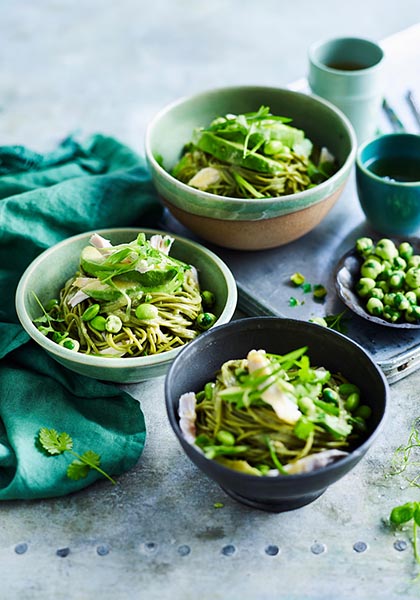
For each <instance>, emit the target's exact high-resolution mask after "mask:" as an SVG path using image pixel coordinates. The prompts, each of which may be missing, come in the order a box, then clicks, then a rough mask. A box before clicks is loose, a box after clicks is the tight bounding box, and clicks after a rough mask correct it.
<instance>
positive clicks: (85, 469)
mask: <svg viewBox="0 0 420 600" xmlns="http://www.w3.org/2000/svg"><path fill="white" fill-rule="evenodd" d="M37 443H39V445H40V446H41V448H42V449H43V450H45V451H46V452H48V454H51V455H54V454H55V455H57V454H63V452H69V453H70V454H72V455H73V456H74V460H73V462H72V463H70V465H69V466H68V468H67V477H69V479H73V480H75V481H77V480H78V479H83V478H85V477H87V475H88V473H89V471H90V469H94V470H95V471H98V473H100V474H101V475H103V476H104V477H106V478H107V479H109V481H110V482H111V483H113V484H114V485H115V481H114V479H112V477H110V475H108V473H106V472H105V471H103V470H102V469H101V468H100V466H99V465H100V464H101V456H100V455H99V454H97V453H96V452H93V450H86V452H84V453H83V454H77V452H74V451H73V440H72V438H71V437H70V436H69V434H68V433H66V432H64V431H63V432H62V433H58V432H57V431H56V430H55V429H48V428H47V427H42V428H41V429H40V430H39V434H38V438H37Z"/></svg>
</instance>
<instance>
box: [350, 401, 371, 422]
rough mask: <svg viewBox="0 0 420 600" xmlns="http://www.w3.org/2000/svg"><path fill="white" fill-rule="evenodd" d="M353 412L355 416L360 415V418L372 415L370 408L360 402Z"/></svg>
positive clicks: (367, 417)
mask: <svg viewBox="0 0 420 600" xmlns="http://www.w3.org/2000/svg"><path fill="white" fill-rule="evenodd" d="M354 414H355V416H356V417H361V418H362V419H369V417H370V416H371V415H372V409H371V408H370V406H368V405H367V404H362V405H360V406H359V407H358V408H357V410H356V412H355V413H354Z"/></svg>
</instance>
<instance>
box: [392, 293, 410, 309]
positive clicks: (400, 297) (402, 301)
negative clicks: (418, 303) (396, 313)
mask: <svg viewBox="0 0 420 600" xmlns="http://www.w3.org/2000/svg"><path fill="white" fill-rule="evenodd" d="M394 306H395V308H398V310H406V309H407V308H409V306H410V302H409V301H408V299H407V298H406V297H405V294H403V293H402V292H398V293H397V294H395V298H394Z"/></svg>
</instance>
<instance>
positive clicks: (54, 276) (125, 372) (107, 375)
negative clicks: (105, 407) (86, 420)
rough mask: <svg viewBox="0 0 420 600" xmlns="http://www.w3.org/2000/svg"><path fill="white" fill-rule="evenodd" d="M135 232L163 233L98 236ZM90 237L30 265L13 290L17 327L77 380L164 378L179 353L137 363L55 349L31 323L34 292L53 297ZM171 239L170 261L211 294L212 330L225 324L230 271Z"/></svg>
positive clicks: (230, 301)
mask: <svg viewBox="0 0 420 600" xmlns="http://www.w3.org/2000/svg"><path fill="white" fill-rule="evenodd" d="M139 231H143V232H144V233H146V235H147V237H150V236H151V235H153V234H156V233H163V232H160V231H155V230H151V229H129V228H125V229H104V230H100V231H97V232H96V233H99V234H100V235H102V236H103V237H105V238H107V239H109V240H110V241H111V243H112V244H114V245H115V244H121V243H124V242H130V241H132V240H134V239H136V237H137V234H138V233H139ZM93 233H95V232H93V231H90V232H86V233H82V234H80V235H76V236H73V237H71V238H68V239H66V240H64V241H62V242H60V243H59V244H56V245H55V246H53V247H51V248H49V249H48V250H45V252H43V253H42V254H40V255H39V256H38V257H37V258H36V259H35V260H34V261H33V262H32V263H31V264H30V265H29V267H28V268H27V269H26V271H25V272H24V274H23V275H22V277H21V280H20V282H19V285H18V287H17V290H16V311H17V314H18V317H19V319H20V322H21V324H22V326H23V327H24V329H25V330H26V331H27V332H28V334H29V335H30V336H31V338H32V339H33V340H34V341H35V342H36V343H37V344H39V345H40V346H41V347H42V348H43V349H44V350H45V351H46V352H48V354H50V356H51V357H52V358H54V359H55V360H56V361H57V362H59V363H60V364H62V365H64V366H65V367H67V368H68V369H70V370H72V371H76V372H77V373H80V374H81V375H86V376H88V377H93V378H94V379H102V380H104V381H114V382H119V383H133V382H138V381H144V380H147V379H152V378H155V377H159V376H161V375H164V374H165V373H166V371H167V369H168V367H169V365H170V364H171V362H172V361H173V360H174V358H175V357H176V356H177V354H178V352H179V351H180V349H181V348H175V349H174V350H169V351H168V352H162V353H161V354H155V355H151V356H141V357H136V358H106V357H102V356H88V355H86V354H82V353H80V352H74V351H72V350H68V349H67V348H63V347H62V346H59V345H58V344H56V343H55V342H53V341H52V340H50V339H48V338H46V337H45V336H44V335H43V334H42V333H41V332H40V331H39V330H38V329H37V327H36V326H35V325H34V324H33V322H32V321H33V319H35V318H37V317H39V316H40V315H41V310H40V307H39V305H38V303H37V302H36V300H35V298H34V295H33V292H35V294H36V295H37V296H38V298H39V299H40V300H41V302H42V303H46V302H47V301H48V300H50V299H51V298H56V297H57V296H58V292H59V290H60V289H61V288H62V287H63V285H64V283H65V282H66V281H67V280H68V279H69V278H70V277H72V276H73V275H74V274H75V272H76V271H77V270H78V267H79V258H80V252H81V250H82V248H84V247H85V246H87V245H88V243H89V239H90V237H91V235H92V234H93ZM171 236H172V237H173V238H174V243H173V246H172V248H171V256H173V257H174V258H178V259H179V260H182V261H184V262H186V263H188V264H191V265H194V266H195V267H196V268H197V270H198V275H199V280H200V285H201V287H202V289H209V290H211V291H212V292H214V294H215V296H216V306H215V310H214V313H215V314H216V316H217V321H216V323H215V324H214V325H213V327H216V326H218V325H221V324H224V323H227V322H229V321H230V319H231V318H232V316H233V313H234V312H235V308H236V302H237V290H236V282H235V279H234V277H233V275H232V273H231V271H230V270H229V268H228V267H227V266H226V265H225V263H224V262H223V261H222V260H221V259H220V258H219V257H218V256H216V255H215V254H214V253H213V252H210V250H207V249H206V248H204V247H203V246H200V245H199V244H196V243H194V242H191V241H190V240H187V239H184V238H182V237H179V236H176V235H172V234H171Z"/></svg>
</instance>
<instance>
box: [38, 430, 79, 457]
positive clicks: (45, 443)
mask: <svg viewBox="0 0 420 600" xmlns="http://www.w3.org/2000/svg"><path fill="white" fill-rule="evenodd" d="M39 442H40V444H41V446H42V447H43V448H44V450H46V451H47V452H48V454H62V453H63V452H65V451H66V450H71V449H72V448H73V440H72V439H71V437H70V436H69V434H68V433H65V432H63V433H58V432H57V431H56V430H55V429H47V428H46V427H42V429H41V430H40V432H39Z"/></svg>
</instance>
